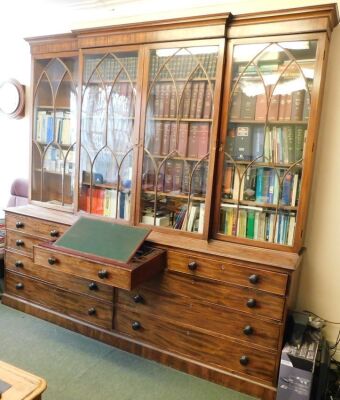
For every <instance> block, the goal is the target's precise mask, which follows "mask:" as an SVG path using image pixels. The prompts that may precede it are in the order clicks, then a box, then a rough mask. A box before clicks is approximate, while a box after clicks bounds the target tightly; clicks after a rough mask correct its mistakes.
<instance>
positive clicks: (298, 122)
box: [229, 119, 308, 125]
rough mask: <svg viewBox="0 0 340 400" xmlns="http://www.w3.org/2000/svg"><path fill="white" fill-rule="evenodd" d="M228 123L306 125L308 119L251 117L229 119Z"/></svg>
mask: <svg viewBox="0 0 340 400" xmlns="http://www.w3.org/2000/svg"><path fill="white" fill-rule="evenodd" d="M229 123H230V124H256V125H308V121H292V120H287V121H256V120H253V119H231V120H229Z"/></svg>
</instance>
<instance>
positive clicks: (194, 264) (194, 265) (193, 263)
mask: <svg viewBox="0 0 340 400" xmlns="http://www.w3.org/2000/svg"><path fill="white" fill-rule="evenodd" d="M188 268H189V269H190V271H195V270H196V269H197V263H196V261H191V262H189V264H188Z"/></svg>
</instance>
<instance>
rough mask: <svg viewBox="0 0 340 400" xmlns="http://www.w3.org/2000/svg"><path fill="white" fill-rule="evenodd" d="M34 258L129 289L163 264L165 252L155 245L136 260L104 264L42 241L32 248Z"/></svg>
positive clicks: (35, 260) (78, 275) (66, 271)
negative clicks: (63, 250)
mask: <svg viewBox="0 0 340 400" xmlns="http://www.w3.org/2000/svg"><path fill="white" fill-rule="evenodd" d="M34 262H35V263H36V264H38V265H41V266H43V267H49V268H51V267H53V268H54V269H55V270H56V271H61V272H65V273H68V274H71V275H74V276H77V277H81V278H85V279H88V280H91V281H94V282H100V283H103V284H105V285H110V286H113V287H117V288H120V289H127V290H131V289H133V288H135V287H136V286H137V285H138V284H140V283H141V282H144V281H145V280H147V279H151V278H152V277H154V276H155V275H156V274H158V273H159V272H160V271H161V270H162V269H163V268H164V267H165V252H164V251H163V250H159V249H154V251H153V252H152V253H150V254H148V255H146V256H145V257H144V258H141V260H137V261H136V262H134V261H133V260H132V261H131V262H129V263H126V264H120V263H117V264H115V263H114V262H113V263H112V264H111V263H110V264H106V263H103V262H100V261H97V260H90V259H89V258H87V257H83V256H78V255H73V254H69V253H64V252H62V251H59V250H56V249H55V248H52V246H43V245H42V246H35V248H34Z"/></svg>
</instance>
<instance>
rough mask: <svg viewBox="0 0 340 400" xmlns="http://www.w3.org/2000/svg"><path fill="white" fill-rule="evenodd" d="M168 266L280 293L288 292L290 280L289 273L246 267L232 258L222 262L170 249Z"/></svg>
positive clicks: (174, 269)
mask: <svg viewBox="0 0 340 400" xmlns="http://www.w3.org/2000/svg"><path fill="white" fill-rule="evenodd" d="M168 268H169V270H171V271H176V272H182V273H185V274H189V275H191V276H199V277H202V278H210V279H216V280H218V281H223V282H228V283H231V284H235V285H241V286H246V287H250V288H256V289H259V290H263V291H266V292H270V293H275V294H280V295H284V294H285V293H286V288H287V281H288V276H287V274H283V273H282V274H281V273H279V272H271V271H267V270H261V269H258V268H251V267H244V266H242V265H238V264H236V263H233V262H231V261H230V260H226V261H225V262H222V261H219V260H214V259H212V258H211V259H210V258H204V257H197V256H191V255H190V254H184V253H180V252H176V251H168Z"/></svg>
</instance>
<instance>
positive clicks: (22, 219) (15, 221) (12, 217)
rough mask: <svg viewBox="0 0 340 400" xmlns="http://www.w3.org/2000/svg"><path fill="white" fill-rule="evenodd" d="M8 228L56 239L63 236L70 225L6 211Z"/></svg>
mask: <svg viewBox="0 0 340 400" xmlns="http://www.w3.org/2000/svg"><path fill="white" fill-rule="evenodd" d="M6 228H7V229H13V230H14V229H15V230H18V231H20V232H23V233H29V234H30V235H34V236H39V237H44V238H46V239H47V240H55V239H57V238H58V237H59V236H61V235H62V234H63V233H64V232H65V231H66V230H67V229H68V228H69V226H67V225H63V224H58V223H55V222H49V221H44V220H43V219H37V218H32V217H27V216H25V215H19V214H14V213H13V214H11V213H9V212H6Z"/></svg>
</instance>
